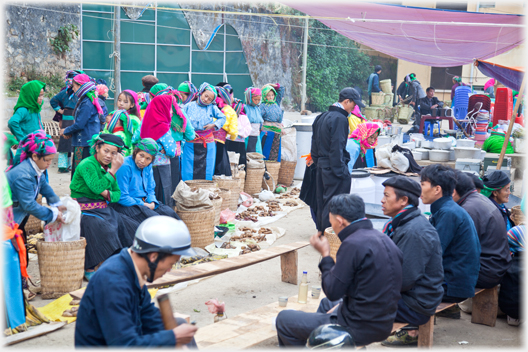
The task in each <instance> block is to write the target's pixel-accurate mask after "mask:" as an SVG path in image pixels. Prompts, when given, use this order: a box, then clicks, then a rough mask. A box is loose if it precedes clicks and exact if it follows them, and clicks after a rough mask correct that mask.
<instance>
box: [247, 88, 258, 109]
mask: <svg viewBox="0 0 528 352" xmlns="http://www.w3.org/2000/svg"><path fill="white" fill-rule="evenodd" d="M256 95H260V96H262V91H261V90H260V88H255V87H248V88H246V90H245V91H244V96H245V98H246V105H249V106H259V105H260V103H259V104H254V103H253V97H254V96H256ZM261 101H262V97H261Z"/></svg>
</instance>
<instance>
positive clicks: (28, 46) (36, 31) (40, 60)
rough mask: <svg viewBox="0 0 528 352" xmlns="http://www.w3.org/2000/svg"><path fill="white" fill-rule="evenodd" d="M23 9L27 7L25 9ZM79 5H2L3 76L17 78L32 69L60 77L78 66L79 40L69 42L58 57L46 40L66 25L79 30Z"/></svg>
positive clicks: (52, 37) (79, 59)
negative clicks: (3, 39)
mask: <svg viewBox="0 0 528 352" xmlns="http://www.w3.org/2000/svg"><path fill="white" fill-rule="evenodd" d="M25 6H27V7H25ZM80 11H81V6H80V5H66V4H59V3H57V4H56V5H47V4H45V3H44V4H42V3H40V2H39V3H34V2H33V3H27V4H23V3H20V4H13V5H7V6H5V20H6V22H5V24H6V25H5V27H4V34H5V38H6V39H5V50H4V57H5V63H6V65H5V66H4V77H15V76H16V77H20V76H25V73H26V72H28V71H30V70H34V71H36V72H38V73H39V74H46V75H47V74H61V75H62V74H64V72H65V71H66V70H71V69H77V68H79V67H80V65H81V42H80V38H77V39H74V40H73V41H72V42H71V43H70V49H71V50H70V51H69V52H68V53H66V55H64V57H60V56H59V55H57V54H55V53H54V52H53V48H52V46H51V44H50V39H54V38H55V37H56V36H57V32H58V29H59V28H60V27H61V26H64V25H67V24H75V25H77V26H78V27H79V28H80V26H81V20H80Z"/></svg>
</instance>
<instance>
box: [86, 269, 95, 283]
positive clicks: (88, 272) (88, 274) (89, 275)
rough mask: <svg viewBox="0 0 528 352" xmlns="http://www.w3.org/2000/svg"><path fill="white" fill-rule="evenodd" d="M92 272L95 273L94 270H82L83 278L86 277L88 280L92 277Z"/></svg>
mask: <svg viewBox="0 0 528 352" xmlns="http://www.w3.org/2000/svg"><path fill="white" fill-rule="evenodd" d="M93 274H95V271H85V272H84V278H85V279H86V281H90V279H91V278H92V276H93Z"/></svg>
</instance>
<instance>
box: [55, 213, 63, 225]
mask: <svg viewBox="0 0 528 352" xmlns="http://www.w3.org/2000/svg"><path fill="white" fill-rule="evenodd" d="M55 221H58V222H60V223H63V224H64V218H63V217H62V213H61V212H60V211H59V213H58V214H57V219H56V220H55Z"/></svg>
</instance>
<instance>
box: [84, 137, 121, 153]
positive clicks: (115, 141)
mask: <svg viewBox="0 0 528 352" xmlns="http://www.w3.org/2000/svg"><path fill="white" fill-rule="evenodd" d="M100 144H110V145H113V146H114V147H117V151H118V152H120V151H121V149H123V147H124V146H125V143H124V142H123V140H122V139H121V137H119V136H116V135H115V134H109V133H97V134H94V135H93V136H92V138H91V139H90V140H89V141H88V145H89V146H90V154H91V155H94V154H95V147H97V146H98V145H100Z"/></svg>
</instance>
